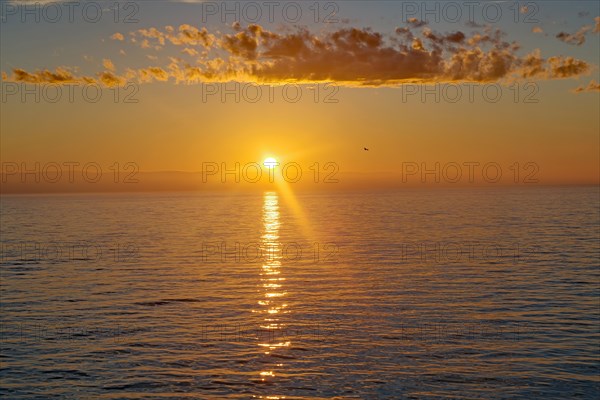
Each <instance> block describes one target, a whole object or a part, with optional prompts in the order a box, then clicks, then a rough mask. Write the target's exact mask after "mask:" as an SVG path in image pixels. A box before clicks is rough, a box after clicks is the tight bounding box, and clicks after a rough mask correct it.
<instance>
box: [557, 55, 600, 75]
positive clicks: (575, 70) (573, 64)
mask: <svg viewBox="0 0 600 400" xmlns="http://www.w3.org/2000/svg"><path fill="white" fill-rule="evenodd" d="M548 63H549V64H550V78H553V79H562V78H571V77H575V76H579V75H583V74H585V73H587V72H589V71H590V65H589V64H588V63H586V62H585V61H582V60H576V59H574V58H573V57H562V56H556V57H550V58H548Z"/></svg>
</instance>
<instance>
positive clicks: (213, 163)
mask: <svg viewBox="0 0 600 400" xmlns="http://www.w3.org/2000/svg"><path fill="white" fill-rule="evenodd" d="M0 14H1V21H2V23H1V26H0V33H1V35H0V45H1V54H0V56H1V57H0V60H1V61H0V71H2V102H1V107H2V109H1V111H0V116H1V118H0V120H1V121H0V128H1V137H0V139H1V146H0V147H1V148H0V158H1V161H2V173H3V175H2V183H3V190H2V192H3V193H12V192H29V191H60V190H71V189H72V190H80V189H81V188H87V189H85V190H88V189H89V188H90V187H92V188H93V189H94V190H99V191H105V190H108V191H112V190H130V189H131V190H169V189H173V190H177V189H186V190H187V189H203V188H207V187H211V188H212V187H220V186H223V181H226V183H229V184H233V186H236V185H239V186H249V187H259V186H260V187H261V188H262V187H263V186H265V185H266V186H268V185H269V184H272V183H273V182H270V181H269V176H268V175H269V173H270V172H273V173H274V175H275V177H276V178H275V180H277V179H279V180H281V177H279V174H281V176H283V178H284V180H285V181H286V182H287V183H289V184H292V183H294V184H297V185H298V187H306V188H323V187H327V188H330V187H331V184H336V185H337V186H335V187H340V188H342V187H349V188H361V189H362V188H366V189H368V188H374V187H404V186H407V187H408V186H417V187H419V186H423V185H427V186H430V185H455V186H472V185H487V186H490V185H515V184H518V185H528V184H538V185H539V184H548V185H552V184H598V182H599V178H600V167H599V165H600V159H599V157H600V156H599V153H600V152H599V149H600V139H599V132H600V121H599V119H600V116H599V115H600V114H599V112H598V110H599V109H600V86H599V83H598V82H600V76H599V74H600V73H599V70H598V66H599V65H600V52H599V48H600V43H599V39H600V34H599V24H600V17H599V16H600V3H598V2H597V1H570V2H566V1H564V2H563V1H530V2H527V1H523V2H501V1H496V2H485V1H481V2H475V3H473V2H421V1H419V2H404V1H387V2H385V1H383V2H380V1H375V2H372V1H370V2H366V1H337V2H331V1H323V2H284V1H280V2H263V1H258V2H250V3H248V2H207V1H204V2H202V1H191V0H188V1H145V2H133V1H131V2H128V1H121V2H113V1H111V2H93V1H92V2H70V3H69V2H33V3H31V2H25V1H4V0H3V1H2V2H1V9H0ZM365 148H367V149H368V150H365ZM266 157H275V158H276V159H277V160H278V162H279V163H280V164H279V165H278V166H277V167H276V168H275V171H270V170H269V169H268V168H265V167H264V165H263V164H262V162H263V160H264V159H265V158H266ZM69 163H71V164H69ZM253 163H257V164H258V165H259V166H260V167H261V168H262V171H261V174H262V175H261V179H260V180H259V181H258V182H255V181H254V178H253V177H254V175H253V168H255V167H256V165H255V164H253ZM238 164H239V167H238ZM57 165H58V166H60V172H61V173H62V175H61V177H60V179H58V178H56V179H54V178H53V177H55V176H56V173H57V172H56V171H58V169H57ZM90 165H91V167H90ZM69 166H71V167H69ZM284 166H286V170H285V172H284V171H283V168H284ZM69 168H72V169H73V170H74V171H77V172H74V173H73V177H71V176H70V175H69ZM89 168H92V169H93V171H92V175H94V174H93V172H94V171H96V172H98V171H99V169H100V170H101V175H102V180H101V181H100V182H92V181H94V179H93V177H90V176H89V174H88V175H85V177H84V178H82V177H81V176H80V175H82V174H81V173H80V171H79V170H80V169H86V173H88V172H89V171H87V170H88V169H89ZM115 169H116V170H119V171H120V172H119V173H118V174H117V173H115V172H114V170H115ZM227 170H233V171H236V170H237V173H231V174H227V173H226V171H227ZM27 171H34V172H33V173H31V174H29V175H27V173H26V172H27ZM36 171H37V172H36ZM428 171H429V172H428ZM203 172H204V174H203ZM224 172H225V173H224ZM298 172H300V173H301V175H302V177H301V179H300V178H298V180H297V181H296V179H295V176H296V175H297V173H298ZM36 173H39V176H40V177H39V178H38V177H37V176H36ZM498 173H499V174H500V177H499V178H497V179H496V176H497V175H498ZM53 174H54V175H53ZM128 174H130V175H128ZM96 175H97V174H96ZM128 176H129V177H130V180H131V181H132V182H134V183H136V185H123V181H124V180H126V179H127V177H128ZM278 177H279V178H278ZM69 178H72V179H69ZM36 179H38V180H40V181H41V182H36ZM236 179H237V180H239V181H240V182H237V181H236ZM78 183H80V184H79V185H78ZM90 183H94V185H93V186H90V185H89V184H90ZM224 186H231V185H224ZM65 188H67V189H65ZM69 188H70V189H69ZM75 188H78V189H75ZM132 188H134V189H132ZM81 190H83V189H81ZM90 190H91V189H90Z"/></svg>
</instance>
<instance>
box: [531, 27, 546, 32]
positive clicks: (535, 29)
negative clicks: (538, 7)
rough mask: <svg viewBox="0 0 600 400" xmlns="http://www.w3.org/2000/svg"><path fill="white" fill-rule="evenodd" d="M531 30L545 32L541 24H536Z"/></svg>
mask: <svg viewBox="0 0 600 400" xmlns="http://www.w3.org/2000/svg"><path fill="white" fill-rule="evenodd" d="M531 32H533V33H544V30H543V29H542V28H541V27H539V26H534V27H533V28H531Z"/></svg>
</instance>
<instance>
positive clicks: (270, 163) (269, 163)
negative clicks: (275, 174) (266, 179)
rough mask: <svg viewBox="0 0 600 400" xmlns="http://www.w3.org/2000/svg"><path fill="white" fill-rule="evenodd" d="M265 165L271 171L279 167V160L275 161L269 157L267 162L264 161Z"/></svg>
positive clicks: (266, 159)
mask: <svg viewBox="0 0 600 400" xmlns="http://www.w3.org/2000/svg"><path fill="white" fill-rule="evenodd" d="M263 164H264V166H265V167H267V168H269V169H271V168H275V167H276V166H277V164H278V163H277V160H276V159H274V158H273V157H268V158H265V161H263Z"/></svg>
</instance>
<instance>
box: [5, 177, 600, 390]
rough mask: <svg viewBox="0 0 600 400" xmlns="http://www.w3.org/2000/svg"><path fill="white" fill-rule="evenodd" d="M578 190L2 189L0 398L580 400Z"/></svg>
mask: <svg viewBox="0 0 600 400" xmlns="http://www.w3.org/2000/svg"><path fill="white" fill-rule="evenodd" d="M599 202H600V196H599V191H598V188H520V189H506V188H504V189H501V188H494V189H477V190H475V189H469V190H467V189H459V190H450V189H437V190H407V191H402V192H388V193H340V194H328V195H322V194H320V195H316V194H315V195H298V196H297V197H296V198H295V199H292V198H289V197H287V196H284V195H283V194H281V193H276V192H266V193H257V194H252V195H221V194H214V195H206V194H119V195H69V196H5V197H2V198H1V242H2V258H1V260H0V262H1V286H0V294H1V303H0V306H1V317H0V321H1V340H0V346H1V358H0V362H1V365H0V366H1V369H0V394H2V395H3V396H6V398H11V399H12V398H14V399H17V398H44V399H46V398H53V397H57V398H58V397H60V398H73V399H75V398H82V399H88V398H90V399H91V398H106V399H116V398H119V399H122V398H140V399H141V398H143V399H151V398H186V397H189V398H206V399H221V398H242V399H245V398H272V399H276V398H286V399H292V398H310V399H320V398H338V399H346V398H348V399H349V398H363V399H385V398H388V399H396V398H527V399H532V398H570V397H579V398H590V399H591V398H598V396H599V395H600V378H599V376H600V367H599V365H600V350H599V344H600V328H599V327H600V325H599V322H600V321H599V319H600V314H599V313H600V302H599V296H600V272H599V271H600V270H599V256H600V244H599V243H600V220H599V217H600V209H599Z"/></svg>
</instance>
